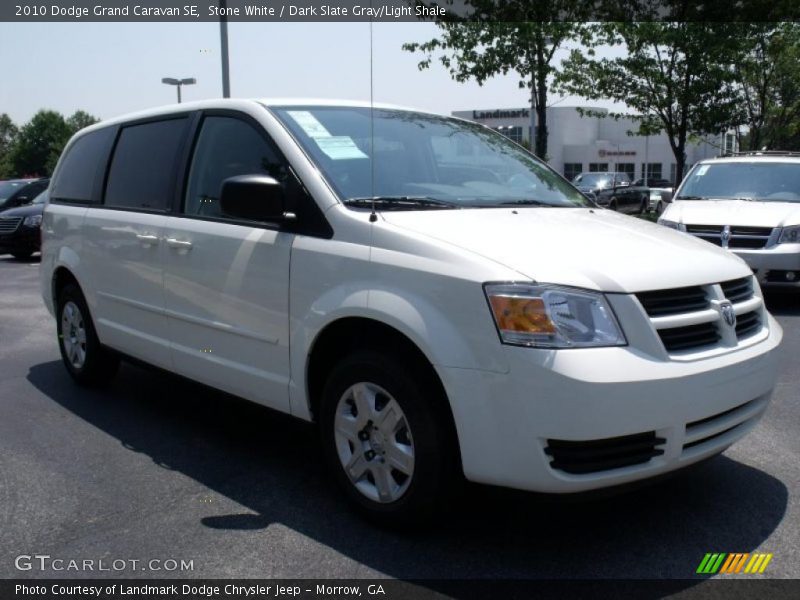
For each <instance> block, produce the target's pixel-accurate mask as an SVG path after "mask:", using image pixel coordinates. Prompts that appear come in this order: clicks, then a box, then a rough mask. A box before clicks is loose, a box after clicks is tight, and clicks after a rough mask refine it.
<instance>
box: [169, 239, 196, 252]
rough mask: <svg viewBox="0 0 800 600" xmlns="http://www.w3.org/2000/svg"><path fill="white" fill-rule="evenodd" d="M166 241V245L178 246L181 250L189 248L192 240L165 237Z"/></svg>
mask: <svg viewBox="0 0 800 600" xmlns="http://www.w3.org/2000/svg"><path fill="white" fill-rule="evenodd" d="M165 239H166V242H167V246H169V247H171V248H180V249H183V250H189V249H190V248H191V247H192V242H188V241H186V240H179V239H176V238H165Z"/></svg>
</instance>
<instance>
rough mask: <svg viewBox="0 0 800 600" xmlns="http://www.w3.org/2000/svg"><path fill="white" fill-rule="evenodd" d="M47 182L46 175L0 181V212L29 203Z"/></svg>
mask: <svg viewBox="0 0 800 600" xmlns="http://www.w3.org/2000/svg"><path fill="white" fill-rule="evenodd" d="M49 184H50V179H48V178H47V177H39V178H32V179H9V180H7V181H0V212H3V211H6V210H9V209H11V208H16V207H17V206H24V205H25V204H30V203H31V202H32V201H33V199H34V198H36V196H38V195H39V194H41V193H42V192H43V191H44V190H45V189H47V186H48V185H49Z"/></svg>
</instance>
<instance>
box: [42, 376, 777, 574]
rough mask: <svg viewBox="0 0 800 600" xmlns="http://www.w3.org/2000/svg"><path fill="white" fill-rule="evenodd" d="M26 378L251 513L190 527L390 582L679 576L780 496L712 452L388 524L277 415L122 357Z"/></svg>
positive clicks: (746, 535)
mask: <svg viewBox="0 0 800 600" xmlns="http://www.w3.org/2000/svg"><path fill="white" fill-rule="evenodd" d="M28 379H29V380H30V382H31V383H33V385H35V386H36V387H37V388H38V389H39V390H41V391H42V392H43V393H44V394H46V395H47V396H49V397H50V398H52V399H53V400H54V401H55V402H57V403H59V404H60V405H62V406H63V407H65V408H66V409H68V410H69V411H71V412H72V413H74V414H75V415H77V416H78V417H80V418H82V419H84V420H86V421H87V422H89V423H91V424H92V425H94V426H96V427H98V428H99V429H100V430H102V431H104V432H106V433H107V434H109V435H111V436H113V437H115V438H116V439H118V440H119V441H120V442H121V443H122V444H123V445H124V446H125V447H127V448H130V449H131V451H135V452H141V453H144V454H146V455H147V456H149V457H150V458H151V459H152V460H153V461H154V462H155V463H156V464H157V465H159V466H160V467H163V468H167V469H173V470H176V471H179V472H181V473H183V474H185V475H187V476H189V477H191V478H193V479H195V480H197V481H198V482H200V483H202V484H203V485H205V486H207V487H208V488H209V489H210V490H212V491H214V492H216V493H218V494H222V495H224V496H227V497H229V498H231V499H232V500H234V501H235V502H237V503H239V504H241V505H243V506H246V507H248V508H249V509H250V511H252V512H251V513H250V514H232V515H223V516H219V515H217V516H212V515H209V516H206V517H205V518H203V519H202V523H203V525H205V526H207V527H212V528H216V529H229V530H259V529H262V528H266V527H267V526H269V525H270V524H272V523H280V524H282V525H284V526H286V527H289V528H291V529H293V530H296V531H298V532H300V533H302V534H303V535H305V536H308V537H310V538H311V539H314V540H316V541H318V542H319V543H321V544H324V545H326V546H328V547H331V548H333V549H335V550H336V551H338V552H341V553H342V554H344V555H346V556H348V557H350V558H352V559H353V560H355V561H358V562H359V563H363V564H364V565H366V566H368V567H371V568H373V569H376V570H378V571H380V572H382V573H385V574H387V575H389V576H392V577H397V578H402V579H422V578H434V579H438V578H562V577H568V578H589V577H602V578H665V577H669V578H692V577H694V571H695V569H696V568H697V565H698V564H699V562H700V560H701V559H702V557H703V555H704V554H705V553H706V552H711V551H716V552H743V551H744V552H746V551H750V550H752V549H754V548H756V547H757V546H758V545H759V544H760V543H762V542H763V541H764V540H765V539H766V538H767V537H768V536H769V535H770V533H771V532H772V531H773V530H774V529H775V528H776V527H777V526H778V524H779V523H780V522H781V519H782V517H783V515H784V512H785V509H786V504H787V490H786V488H785V487H784V485H783V484H782V483H781V482H780V481H778V480H777V479H775V478H773V477H771V476H770V475H768V474H766V473H764V472H762V471H759V470H756V469H753V468H750V467H748V466H745V465H743V464H741V463H738V462H736V461H733V460H731V459H729V458H726V457H724V456H723V457H719V458H716V459H713V460H712V461H710V462H707V463H705V464H704V465H702V466H699V467H697V468H695V469H690V470H689V471H687V472H685V473H682V474H680V475H678V476H676V477H673V478H670V479H667V480H664V481H661V482H659V483H656V484H654V485H650V486H647V487H643V488H641V489H638V490H635V491H632V492H630V493H627V494H625V495H616V496H611V497H603V498H595V499H593V500H592V501H574V500H568V499H567V500H564V499H561V500H554V499H551V498H548V497H545V498H542V497H540V496H537V495H533V494H526V493H518V492H512V491H504V490H499V489H494V488H487V487H482V486H471V487H469V488H467V491H466V493H465V494H464V495H463V496H462V498H461V499H460V500H459V501H458V502H456V503H454V505H453V506H452V507H451V509H450V510H449V511H448V513H447V515H446V517H445V518H444V520H443V522H441V523H440V524H439V525H438V526H437V527H434V528H427V529H423V530H420V531H411V532H402V533H398V532H388V531H383V530H380V529H376V528H375V527H373V526H370V525H368V524H366V523H365V522H364V521H362V520H361V519H360V518H359V517H357V516H356V515H354V514H353V513H351V512H350V510H349V508H348V507H347V505H346V504H345V501H344V499H343V498H342V496H341V495H340V494H339V493H338V492H337V491H336V490H335V489H334V488H333V486H332V484H331V483H330V481H329V480H328V478H327V477H326V475H325V473H324V471H323V469H322V466H321V461H320V460H319V458H318V457H319V446H318V443H317V439H316V432H315V430H314V428H313V427H310V426H308V425H306V424H304V423H301V422H298V421H295V420H293V419H291V418H290V417H287V416H284V415H279V414H276V413H274V412H272V411H269V410H266V409H264V408H261V407H259V406H256V405H253V404H250V403H247V402H244V401H238V400H236V399H233V398H230V397H229V396H226V395H225V394H221V393H218V392H215V391H212V390H209V389H207V388H204V387H202V386H199V385H195V384H193V383H191V382H188V381H185V380H183V379H180V378H177V377H173V376H171V375H168V374H164V373H160V372H151V371H145V370H142V369H140V368H138V367H133V366H130V365H123V367H122V369H121V370H120V373H119V376H118V378H117V379H116V380H115V382H114V384H113V385H112V386H111V387H109V388H108V389H106V390H102V391H90V390H84V389H80V388H78V387H76V386H75V385H74V384H73V383H72V381H71V380H70V379H69V377H68V376H67V374H66V372H65V370H64V368H63V366H62V365H61V364H60V363H59V362H56V361H53V362H48V363H44V364H39V365H36V366H34V367H32V368H31V370H30V372H29V375H28ZM700 581H702V580H700V579H696V580H694V581H683V582H676V585H677V586H678V587H679V588H680V587H682V586H683V587H685V586H690V585H693V584H694V583H698V582H700ZM431 585H432V587H433V588H435V589H436V588H439V585H438V584H435V583H434V584H431Z"/></svg>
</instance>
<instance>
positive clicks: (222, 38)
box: [219, 0, 231, 98]
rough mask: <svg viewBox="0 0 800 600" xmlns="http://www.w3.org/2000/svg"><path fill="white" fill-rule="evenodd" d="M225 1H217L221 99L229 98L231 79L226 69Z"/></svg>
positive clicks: (226, 24) (226, 25)
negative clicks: (218, 11)
mask: <svg viewBox="0 0 800 600" xmlns="http://www.w3.org/2000/svg"><path fill="white" fill-rule="evenodd" d="M227 4H228V2H227V0H219V8H220V17H219V45H220V57H221V58H222V97H223V98H230V97H231V79H230V70H229V67H228V17H227V14H226V13H227V8H228V7H227Z"/></svg>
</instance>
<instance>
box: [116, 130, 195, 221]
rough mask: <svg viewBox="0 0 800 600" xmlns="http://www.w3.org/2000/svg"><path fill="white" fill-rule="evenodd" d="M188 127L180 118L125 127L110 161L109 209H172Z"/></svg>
mask: <svg viewBox="0 0 800 600" xmlns="http://www.w3.org/2000/svg"><path fill="white" fill-rule="evenodd" d="M187 124H188V119H187V118H180V119H170V120H167V121H154V122H151V123H144V124H141V125H131V126H129V127H123V129H122V131H120V134H119V139H118V140H117V145H116V147H115V148H114V156H113V158H112V159H111V169H110V170H109V173H108V184H107V185H106V195H105V204H106V206H114V207H120V208H138V209H145V210H166V209H167V208H168V207H169V205H170V204H171V200H172V194H173V185H174V182H175V169H176V167H177V160H178V153H179V151H180V148H181V145H182V143H183V137H184V133H185V131H186V126H187Z"/></svg>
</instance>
